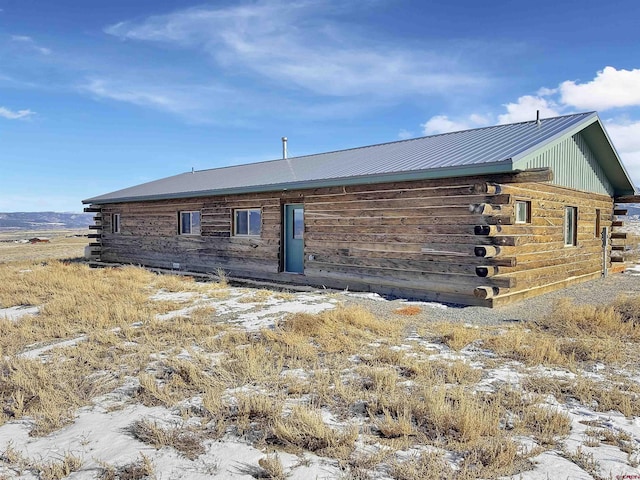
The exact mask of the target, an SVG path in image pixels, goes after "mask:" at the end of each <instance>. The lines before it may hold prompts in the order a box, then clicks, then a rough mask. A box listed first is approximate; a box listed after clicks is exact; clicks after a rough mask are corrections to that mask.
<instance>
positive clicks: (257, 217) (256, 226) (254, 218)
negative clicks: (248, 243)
mask: <svg viewBox="0 0 640 480" xmlns="http://www.w3.org/2000/svg"><path fill="white" fill-rule="evenodd" d="M261 231H262V211H261V210H260V209H259V208H248V209H242V210H235V213H234V230H233V234H234V235H236V236H240V237H243V236H246V237H259V236H260V232H261Z"/></svg>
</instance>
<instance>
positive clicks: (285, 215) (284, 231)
mask: <svg viewBox="0 0 640 480" xmlns="http://www.w3.org/2000/svg"><path fill="white" fill-rule="evenodd" d="M287 207H300V208H301V209H302V212H303V229H304V203H302V202H300V200H293V201H290V202H286V203H283V204H282V223H281V228H280V231H281V236H280V238H281V239H282V242H281V249H280V250H281V253H282V255H281V257H280V258H281V265H280V271H281V272H282V273H291V274H298V275H299V274H304V234H303V238H302V252H301V254H300V255H301V256H300V261H301V264H302V270H301V271H299V272H290V271H288V270H287V255H288V254H289V252H288V244H289V242H288V236H287V226H288V225H289V222H293V219H289V215H288V210H289V209H288V208H287ZM291 211H293V209H291ZM293 227H294V226H293V225H291V228H292V229H293ZM303 231H304V230H303Z"/></svg>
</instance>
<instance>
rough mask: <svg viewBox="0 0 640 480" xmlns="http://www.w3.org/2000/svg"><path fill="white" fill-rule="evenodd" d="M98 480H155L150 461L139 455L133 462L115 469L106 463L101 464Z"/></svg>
mask: <svg viewBox="0 0 640 480" xmlns="http://www.w3.org/2000/svg"><path fill="white" fill-rule="evenodd" d="M101 468H102V471H101V472H100V476H99V477H98V478H100V480H152V479H155V478H156V476H155V468H154V466H153V463H152V462H151V459H150V458H149V457H147V456H146V455H144V454H143V453H141V454H140V458H139V459H138V460H136V461H135V462H132V463H128V464H126V465H122V466H119V467H116V466H114V465H110V464H108V463H102V464H101Z"/></svg>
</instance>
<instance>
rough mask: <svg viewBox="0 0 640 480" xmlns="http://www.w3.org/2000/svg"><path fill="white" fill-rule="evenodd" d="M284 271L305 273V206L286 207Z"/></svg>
mask: <svg viewBox="0 0 640 480" xmlns="http://www.w3.org/2000/svg"><path fill="white" fill-rule="evenodd" d="M284 271H285V272H291V273H303V272H304V206H303V205H302V204H295V205H285V206H284Z"/></svg>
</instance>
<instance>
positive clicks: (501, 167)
mask: <svg viewBox="0 0 640 480" xmlns="http://www.w3.org/2000/svg"><path fill="white" fill-rule="evenodd" d="M511 171H513V162H512V159H510V158H508V159H506V160H501V161H497V162H488V163H483V164H476V165H463V166H456V167H442V168H433V169H424V170H416V171H410V172H396V173H390V174H382V175H359V176H353V177H340V178H331V179H323V180H311V181H300V182H286V183H276V184H268V185H252V186H248V187H230V188H222V189H215V190H198V191H194V192H173V193H165V194H158V195H142V196H123V197H114V198H105V199H103V198H101V197H93V198H88V199H86V200H82V203H83V204H85V205H87V204H93V205H107V204H112V203H125V202H151V201H155V200H173V199H179V198H200V197H211V196H218V195H237V194H243V193H262V192H278V191H286V190H306V189H310V188H321V187H339V186H343V185H366V184H374V183H388V182H405V181H411V180H427V179H437V178H447V177H468V176H472V175H488V174H492V173H506V172H511Z"/></svg>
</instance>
